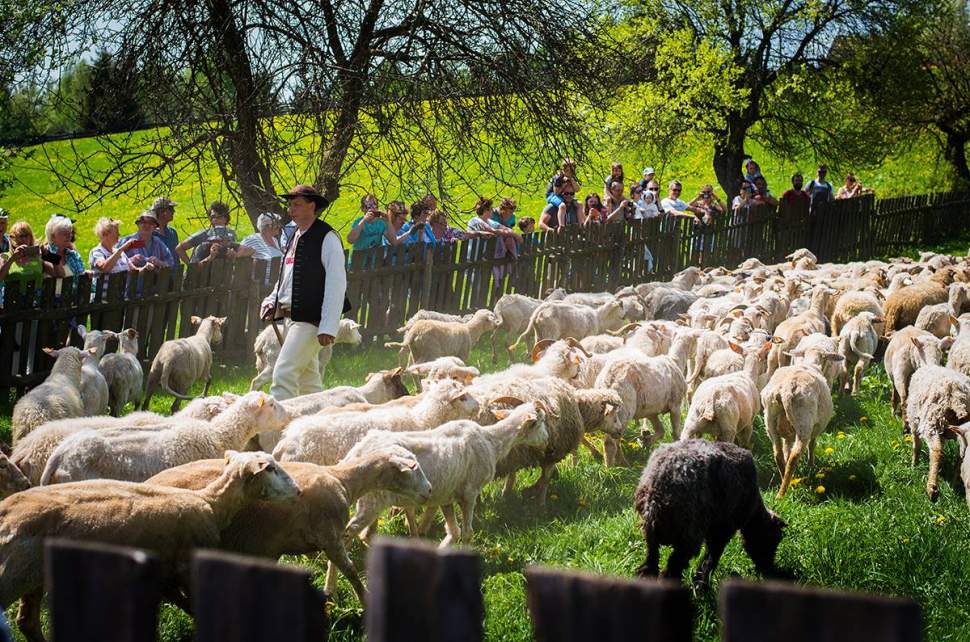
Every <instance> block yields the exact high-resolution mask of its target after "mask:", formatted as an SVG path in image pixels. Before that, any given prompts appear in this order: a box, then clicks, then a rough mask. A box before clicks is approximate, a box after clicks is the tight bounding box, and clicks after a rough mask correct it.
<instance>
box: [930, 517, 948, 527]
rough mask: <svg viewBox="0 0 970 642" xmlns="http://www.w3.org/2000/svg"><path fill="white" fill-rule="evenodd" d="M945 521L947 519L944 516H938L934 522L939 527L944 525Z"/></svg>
mask: <svg viewBox="0 0 970 642" xmlns="http://www.w3.org/2000/svg"><path fill="white" fill-rule="evenodd" d="M945 521H946V517H944V516H943V515H937V516H936V519H934V520H933V523H934V524H936V525H937V526H939V525H940V524H942V523H943V522H945Z"/></svg>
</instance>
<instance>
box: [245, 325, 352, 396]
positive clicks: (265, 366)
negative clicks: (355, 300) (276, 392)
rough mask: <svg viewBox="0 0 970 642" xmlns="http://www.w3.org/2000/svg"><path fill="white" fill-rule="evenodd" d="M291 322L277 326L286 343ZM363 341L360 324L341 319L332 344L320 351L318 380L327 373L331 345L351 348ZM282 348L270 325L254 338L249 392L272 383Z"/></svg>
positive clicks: (331, 353) (331, 350)
mask: <svg viewBox="0 0 970 642" xmlns="http://www.w3.org/2000/svg"><path fill="white" fill-rule="evenodd" d="M291 325H292V321H290V319H286V320H285V321H284V323H282V324H277V326H276V327H277V328H279V331H280V335H281V336H282V337H283V341H286V333H287V332H289V330H290V326H291ZM362 340H363V339H362V338H361V336H360V324H359V323H357V322H356V321H353V320H352V319H341V320H340V325H338V326H337V336H335V337H334V338H333V344H331V345H329V346H326V347H324V348H323V349H321V350H320V354H319V356H318V358H319V361H320V378H321V379H322V378H323V376H324V375H325V374H326V372H327V364H329V363H330V358H331V357H332V356H333V347H332V346H333V345H336V344H338V343H346V344H349V345H352V346H358V345H360V342H361V341H362ZM282 349H283V346H282V345H280V341H279V339H277V338H276V330H274V329H273V326H272V324H271V325H268V326H266V327H265V328H263V331H262V332H260V333H259V335H258V336H257V337H256V342H255V343H254V344H253V352H254V353H255V355H256V376H255V377H253V380H252V381H251V382H250V384H249V389H250V390H259V389H260V388H262V387H263V386H264V385H266V384H267V383H269V382H270V381H272V379H273V368H274V367H275V366H276V360H277V359H278V358H279V356H280V350H282Z"/></svg>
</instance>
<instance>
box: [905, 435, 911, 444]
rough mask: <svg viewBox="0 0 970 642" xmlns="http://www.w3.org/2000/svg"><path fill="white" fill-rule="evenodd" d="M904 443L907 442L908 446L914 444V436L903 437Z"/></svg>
mask: <svg viewBox="0 0 970 642" xmlns="http://www.w3.org/2000/svg"><path fill="white" fill-rule="evenodd" d="M903 441H905V442H906V443H907V444H911V443H913V436H912V435H906V436H905V437H903Z"/></svg>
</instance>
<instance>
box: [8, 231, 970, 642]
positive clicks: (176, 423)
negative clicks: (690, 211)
mask: <svg viewBox="0 0 970 642" xmlns="http://www.w3.org/2000/svg"><path fill="white" fill-rule="evenodd" d="M788 259H789V262H788V263H783V264H778V265H764V264H762V263H761V262H760V261H758V260H757V259H749V260H747V261H745V262H744V263H743V264H742V265H741V266H739V267H738V268H737V269H736V270H733V271H731V270H727V269H724V268H715V269H712V270H709V271H706V272H705V271H702V270H700V269H698V268H688V269H686V270H684V271H683V272H680V273H679V274H677V275H676V276H675V277H674V278H673V279H672V280H671V281H669V282H650V283H643V284H640V285H636V286H630V287H625V288H623V289H621V290H620V291H618V292H616V293H572V294H567V293H565V292H563V291H561V290H556V291H554V292H552V293H551V294H550V295H549V296H548V297H547V298H546V299H545V300H539V299H533V298H530V297H527V296H523V295H519V294H508V295H505V296H503V297H502V298H501V299H499V300H498V301H497V302H496V304H495V306H494V309H493V310H479V311H477V312H475V313H474V314H472V315H469V316H467V317H454V316H450V315H445V314H441V313H436V312H431V311H421V312H419V313H418V314H416V315H415V316H414V317H412V319H410V320H409V321H408V323H407V324H406V325H405V326H404V327H403V328H400V331H401V332H402V333H403V338H402V340H401V341H400V342H393V343H388V344H387V345H388V347H393V348H397V349H399V350H400V353H399V358H400V360H401V367H398V368H396V369H394V370H391V371H385V372H377V373H373V374H371V375H369V376H368V377H367V380H366V382H364V383H363V384H362V385H361V386H359V387H352V386H342V387H337V388H332V389H329V390H325V391H323V392H319V393H314V394H310V395H305V396H301V397H296V398H293V399H287V400H284V401H278V400H276V399H274V398H273V397H272V396H269V395H266V394H264V393H263V392H260V391H258V390H254V391H251V392H249V393H247V394H245V395H242V396H238V395H234V394H229V393H225V394H223V395H217V396H212V397H207V396H204V395H205V394H206V393H207V390H208V383H209V379H210V371H211V365H212V351H211V345H212V344H213V343H215V342H217V341H219V340H220V335H221V333H220V328H221V326H222V324H223V323H224V322H225V319H224V318H216V317H208V318H206V319H198V318H193V323H195V324H197V325H198V326H199V328H198V331H197V333H196V335H194V336H192V337H189V338H185V339H178V340H175V341H169V342H166V343H165V344H163V345H162V347H161V348H160V350H159V352H158V354H157V355H156V357H155V359H154V362H153V364H152V367H151V371H150V372H149V375H148V377H147V380H148V385H147V391H146V393H145V394H144V395H143V394H142V376H143V375H142V370H141V366H140V364H139V363H138V360H137V358H136V355H137V333H136V332H135V331H134V330H132V329H129V330H125V331H124V332H121V333H113V332H100V331H94V330H92V331H86V330H84V329H83V328H80V329H79V334H81V336H82V337H83V339H84V348H83V349H77V348H73V347H65V348H61V349H60V350H56V351H50V354H51V355H52V356H55V357H56V361H55V363H54V366H53V370H52V371H51V374H50V376H49V377H48V379H47V380H46V381H45V382H44V383H43V384H41V385H40V386H38V387H37V388H35V389H33V390H31V391H30V392H29V393H27V394H26V395H25V396H24V397H22V398H21V399H20V400H19V401H18V402H17V404H16V406H15V408H14V412H13V418H12V427H13V439H14V444H13V451H12V453H11V455H10V457H9V459H7V458H2V456H0V496H2V497H5V498H6V499H3V501H2V502H0V605H2V606H4V607H6V606H9V605H10V604H12V603H13V602H14V601H16V600H18V599H20V600H21V605H20V611H19V614H18V624H19V626H20V629H21V631H22V632H23V633H24V635H25V636H26V637H27V639H28V640H42V639H43V635H42V632H41V627H40V619H39V618H40V604H41V598H42V595H43V572H42V568H43V567H42V552H43V540H44V539H45V538H46V537H50V536H58V537H70V538H74V539H81V540H94V541H102V542H108V543H116V544H122V545H127V546H135V547H142V548H147V549H152V550H154V551H156V552H157V553H158V554H159V555H160V558H161V560H162V562H163V566H164V568H165V571H166V573H167V579H168V580H169V584H168V588H167V596H168V598H169V599H170V600H172V601H173V602H175V603H177V604H181V605H185V604H186V599H185V598H186V596H185V593H184V587H185V586H187V578H188V563H189V559H190V558H189V555H190V551H191V550H192V549H194V548H197V547H221V548H224V549H228V550H232V551H236V552H240V553H246V554H251V555H258V556H265V557H270V558H278V557H279V556H281V555H284V554H305V553H316V552H319V551H322V552H324V553H326V555H327V557H328V559H329V560H330V566H329V568H328V573H327V581H326V587H327V590H328V591H330V592H331V593H332V592H333V590H334V587H335V582H336V571H337V570H339V571H340V572H342V573H343V574H344V575H345V576H346V577H347V578H348V580H349V581H350V582H351V584H352V585H353V587H354V589H355V590H356V592H357V594H358V595H359V596H360V597H361V599H363V597H364V586H363V584H362V582H361V581H360V578H359V574H358V571H357V569H356V568H355V566H354V563H353V562H352V561H351V559H350V557H349V556H348V554H347V550H346V544H347V542H348V541H349V540H350V539H351V538H353V537H355V536H360V537H361V538H362V539H364V540H365V541H366V539H367V538H369V536H370V535H371V534H372V533H373V532H374V531H375V530H376V525H377V523H378V519H379V518H380V516H381V515H383V514H384V513H385V512H386V511H387V510H389V509H390V508H391V507H397V508H398V509H399V510H402V511H403V512H404V514H405V516H406V518H407V522H408V527H409V530H410V531H411V533H412V534H414V535H422V534H424V533H426V532H427V531H428V529H429V527H430V526H431V525H432V523H433V521H434V520H435V518H436V515H437V512H438V510H439V509H440V511H441V513H442V514H443V517H444V522H445V532H446V536H445V538H444V539H443V540H442V542H441V545H442V546H446V545H449V544H452V543H459V542H460V543H464V544H469V543H471V542H472V537H473V533H474V513H475V507H476V503H477V501H478V498H479V496H480V494H481V491H482V489H483V488H484V486H485V485H486V484H487V483H489V482H490V481H492V480H493V479H496V478H505V491H504V492H505V493H506V494H511V493H513V492H514V491H515V479H516V474H517V472H518V471H520V470H523V469H531V468H538V469H539V471H540V475H539V479H538V481H536V482H535V484H533V485H532V486H531V487H529V488H527V489H524V490H523V491H522V492H523V495H525V496H531V497H532V498H534V501H536V502H538V503H540V504H541V503H543V502H545V498H546V494H547V491H548V488H549V485H550V483H553V482H554V480H555V472H556V466H557V464H558V463H559V462H561V461H563V460H564V459H565V458H566V457H567V456H568V455H570V454H574V453H576V452H577V450H578V449H579V448H580V447H583V448H586V449H588V450H589V451H590V452H591V453H592V454H593V455H594V457H596V458H597V459H598V460H600V461H602V462H603V463H604V464H605V465H607V466H612V465H618V464H619V465H624V464H625V463H626V462H625V459H624V457H623V452H622V449H621V448H620V445H621V438H622V436H623V434H624V432H625V430H626V429H627V427H628V425H629V423H630V422H631V421H633V420H640V425H641V427H640V439H641V440H642V442H643V445H644V446H645V447H647V448H652V447H653V446H654V444H656V443H657V442H658V441H659V440H660V439H661V438H662V437H663V435H664V433H665V427H664V424H663V423H662V422H661V417H662V416H663V415H667V416H668V417H669V423H670V428H671V434H672V437H673V438H674V440H675V441H674V443H671V444H665V445H661V446H658V447H657V448H656V449H655V450H654V452H653V454H652V456H651V457H650V460H649V462H648V464H647V467H646V468H645V470H644V472H643V476H642V477H641V481H640V484H639V487H638V489H637V491H636V497H635V502H634V503H635V507H636V509H637V511H638V512H639V513H640V515H641V516H642V517H643V524H644V534H645V538H646V543H647V557H646V561H645V563H644V564H643V566H642V567H641V568H640V570H639V572H640V574H641V575H647V576H649V575H657V574H658V573H659V559H660V558H659V547H660V546H661V545H672V546H673V547H674V551H673V553H672V554H671V556H670V558H669V560H668V564H667V568H666V569H665V571H664V574H665V575H666V576H671V577H678V578H679V577H680V576H681V575H682V573H683V571H684V570H685V569H686V567H687V565H688V563H689V561H690V559H691V558H693V557H694V556H695V555H696V554H697V553H699V552H700V549H701V546H702V545H706V556H705V559H704V561H703V562H702V563H701V565H700V566H699V568H698V571H697V575H696V577H695V582H696V583H697V584H699V585H704V584H706V583H707V582H708V581H709V578H710V574H711V572H712V571H713V569H714V568H715V567H716V566H717V563H718V560H719V557H720V555H721V553H722V552H723V550H724V547H725V546H726V545H727V543H728V541H729V540H730V539H731V537H732V536H733V535H734V533H735V532H738V531H740V532H741V535H742V538H743V541H744V546H745V550H746V551H747V552H748V554H749V555H750V557H751V558H752V560H753V561H754V563H755V566H756V568H757V570H758V571H759V572H762V573H764V574H768V575H771V574H774V573H776V572H777V571H776V569H775V567H774V555H775V551H776V549H777V546H778V544H779V542H780V541H781V539H782V536H783V530H784V528H785V524H784V522H783V521H782V520H781V519H780V518H779V517H778V516H776V515H774V514H773V513H771V512H770V511H768V510H767V509H766V508H765V506H764V504H763V502H762V500H761V494H760V492H759V490H758V485H757V474H756V471H755V466H754V461H753V458H752V456H751V453H750V450H749V449H750V448H751V443H752V439H751V438H752V430H753V426H754V419H755V417H756V416H758V415H760V414H763V417H764V425H765V430H766V432H767V434H768V437H769V439H770V441H771V443H772V448H773V454H774V459H775V462H776V464H777V467H778V471H779V474H780V476H781V483H780V487H779V489H778V495H779V497H781V496H784V495H785V493H786V491H787V490H788V488H789V486H790V484H791V482H792V477H793V475H794V472H795V469H796V466H797V465H798V462H799V459H800V457H801V455H802V454H803V452H804V451H806V450H807V456H808V458H809V462H810V465H811V461H812V459H813V457H814V450H815V441H816V439H817V438H818V436H819V435H820V434H821V433H822V432H823V431H824V430H825V428H826V426H827V425H828V423H829V421H830V419H831V418H832V416H833V398H832V394H833V388H834V389H836V390H839V391H841V390H845V391H846V392H847V393H849V394H855V393H857V392H858V390H859V382H860V379H861V377H862V375H863V373H864V371H865V369H866V367H867V366H868V364H869V363H870V362H871V361H872V360H873V359H874V358H876V355H877V353H878V352H879V351H880V350H884V355H885V356H884V363H885V368H886V372H887V374H888V376H889V378H890V381H891V383H892V387H893V407H894V409H897V410H898V412H899V413H900V414H901V416H902V418H903V420H904V424H905V426H906V430H907V431H908V432H911V434H912V440H913V463H914V464H915V463H916V460H917V457H918V454H919V451H920V445H921V442H923V441H925V442H926V443H927V445H928V448H929V451H930V472H929V479H928V482H927V492H928V494H929V495H930V497H931V498H933V499H935V497H936V495H937V493H938V486H937V483H938V482H937V477H938V472H939V467H940V459H941V457H942V452H943V449H942V443H943V440H944V439H946V438H948V437H957V438H959V439H960V445H961V448H960V451H961V456H962V455H964V454H965V453H966V452H967V449H966V444H967V440H968V439H970V378H968V376H967V375H968V374H970V286H968V282H970V259H956V258H953V257H949V256H943V255H935V254H924V255H922V256H921V258H920V260H919V261H911V260H908V259H895V260H892V261H889V262H882V261H868V262H865V263H851V264H847V265H837V264H819V263H818V262H817V260H816V258H815V256H813V255H812V254H811V252H809V251H807V250H799V251H797V252H795V253H793V254H792V255H790V256H789V257H788ZM954 326H957V327H956V331H954ZM269 330H270V329H269V328H267V330H266V331H264V332H263V333H262V334H261V335H260V337H259V338H258V339H257V342H256V346H255V352H256V358H257V370H258V371H259V374H258V375H257V377H256V378H255V379H254V380H253V382H252V386H253V388H254V389H255V388H259V387H260V386H261V385H262V384H263V383H265V382H266V373H267V372H271V371H272V364H273V362H274V361H275V359H276V356H277V355H278V353H279V342H278V340H276V337H275V333H270V331H269ZM502 332H504V336H505V337H506V340H505V347H506V349H507V350H508V351H509V354H510V356H511V355H514V353H515V352H514V350H515V348H516V347H517V346H518V345H519V344H521V343H522V342H526V341H527V342H528V343H529V344H530V345H532V346H533V347H532V349H531V351H530V357H531V362H530V363H513V364H512V365H510V366H509V367H508V368H507V369H505V370H503V371H500V372H495V373H490V374H484V375H483V374H481V373H479V371H478V370H477V369H476V368H474V367H471V366H467V365H466V364H465V361H467V360H468V357H469V354H470V352H471V350H472V348H473V347H474V346H475V345H476V344H477V343H478V342H479V341H480V339H481V338H482V337H483V336H484V335H485V334H491V338H492V351H493V355H495V353H496V352H497V340H498V338H499V337H501V336H502V335H501V334H500V333H502ZM954 335H955V336H954ZM112 336H114V337H115V338H117V339H118V344H119V350H118V352H113V353H109V354H103V353H104V352H105V345H106V343H107V340H108V339H109V338H110V337H112ZM337 340H338V342H347V343H359V342H360V334H359V332H358V326H357V325H356V324H355V323H353V322H351V321H343V322H342V325H341V331H340V334H339V335H338V337H337ZM947 352H949V356H948V358H947V359H946V362H947V363H946V366H945V367H944V366H943V362H944V355H945V354H946V353H947ZM329 357H330V352H329V351H326V352H325V353H323V354H322V356H321V366H322V368H321V371H322V370H323V367H325V365H326V361H327V360H328V359H329ZM408 375H410V376H411V377H414V378H415V379H417V380H419V381H420V384H419V385H420V392H418V393H416V394H410V393H409V391H408V389H407V387H406V385H405V384H404V381H403V377H404V376H408ZM198 380H203V381H205V383H206V390H205V391H204V392H203V397H201V398H198V399H193V400H191V401H190V402H189V403H188V404H187V405H186V407H185V408H182V409H180V410H179V402H180V401H181V400H182V399H187V398H189V397H188V395H187V393H188V391H189V389H190V388H191V386H192V385H193V384H194V383H195V382H196V381H198ZM155 390H160V391H162V392H165V393H168V394H172V395H173V396H175V403H174V404H173V409H172V410H173V414H172V415H170V416H165V415H159V414H155V413H151V412H146V411H140V412H132V413H130V414H127V415H123V416H122V413H123V411H124V409H125V406H126V404H127V403H129V402H132V403H134V405H135V407H136V408H137V407H138V404H139V402H142V403H143V407H147V401H148V399H149V398H150V396H151V394H152V393H153V392H154V391H155ZM143 397H144V399H143ZM685 403H686V404H687V411H686V415H685V417H684V419H683V426H682V425H681V424H682V410H683V407H684V404H685ZM109 408H110V411H111V416H105V415H104V413H105V411H106V410H107V409H109ZM596 433H601V434H602V435H603V444H604V445H603V451H602V452H600V451H599V449H598V448H597V446H596V445H595V444H594V442H593V441H591V440H590V439H589V436H590V435H591V434H596ZM705 436H710V437H712V438H713V441H708V440H706V439H701V438H702V437H705ZM269 453H272V454H269ZM962 474H963V478H964V480H965V482H967V486H968V488H970V456H966V458H965V460H964V463H963V469H962ZM968 501H970V493H968ZM456 506H457V507H458V508H460V509H461V510H460V514H461V520H460V523H459V520H458V515H457V513H456V511H455V507H456ZM352 508H353V515H352V516H351V509H352ZM419 511H423V513H420V514H419Z"/></svg>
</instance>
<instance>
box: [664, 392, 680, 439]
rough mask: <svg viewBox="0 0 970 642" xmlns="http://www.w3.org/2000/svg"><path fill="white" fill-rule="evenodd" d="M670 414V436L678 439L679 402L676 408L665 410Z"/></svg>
mask: <svg viewBox="0 0 970 642" xmlns="http://www.w3.org/2000/svg"><path fill="white" fill-rule="evenodd" d="M667 412H668V413H670V434H671V435H673V438H674V439H680V430H681V428H680V401H678V402H677V405H676V406H673V407H671V408H668V409H667Z"/></svg>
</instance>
